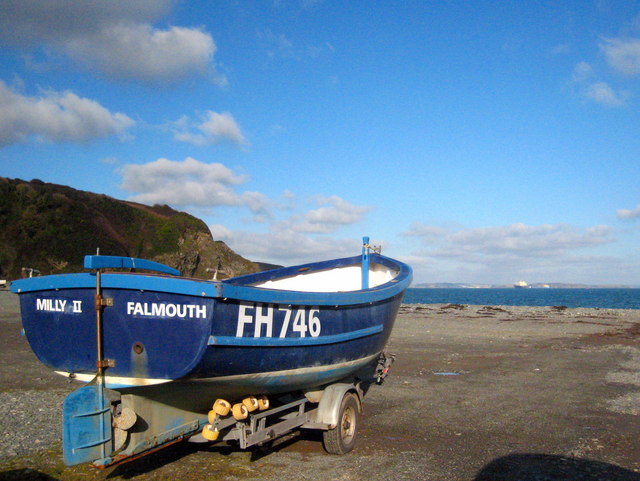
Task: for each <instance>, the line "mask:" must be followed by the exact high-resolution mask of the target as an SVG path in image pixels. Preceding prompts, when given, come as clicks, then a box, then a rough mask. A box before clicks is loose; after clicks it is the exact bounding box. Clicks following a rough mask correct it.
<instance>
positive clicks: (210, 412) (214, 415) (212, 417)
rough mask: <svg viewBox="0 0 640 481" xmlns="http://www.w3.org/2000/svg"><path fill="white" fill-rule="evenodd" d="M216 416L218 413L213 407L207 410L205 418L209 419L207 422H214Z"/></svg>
mask: <svg viewBox="0 0 640 481" xmlns="http://www.w3.org/2000/svg"><path fill="white" fill-rule="evenodd" d="M218 416H219V414H218V413H217V412H215V411H214V410H213V409H212V410H211V411H209V414H207V420H208V421H209V424H213V423H215V422H216V419H217V417H218Z"/></svg>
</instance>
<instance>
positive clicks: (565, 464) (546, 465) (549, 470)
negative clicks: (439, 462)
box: [473, 454, 640, 481]
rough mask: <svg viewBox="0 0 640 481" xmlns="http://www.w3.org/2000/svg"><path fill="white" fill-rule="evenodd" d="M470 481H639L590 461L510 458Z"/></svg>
mask: <svg viewBox="0 0 640 481" xmlns="http://www.w3.org/2000/svg"><path fill="white" fill-rule="evenodd" d="M473 481H640V473H636V472H634V471H629V470H628V469H624V468H621V467H620V466H616V465H614V464H609V463H603V462H600V461H593V460H589V459H579V458H570V457H566V456H554V455H549V454H511V455H509V456H505V457H503V458H498V459H496V460H494V461H492V462H491V463H489V464H487V465H486V466H485V467H484V468H483V469H482V470H481V471H480V472H479V473H478V475H477V476H476V477H475V478H474V480H473Z"/></svg>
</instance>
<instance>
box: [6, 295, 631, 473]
mask: <svg viewBox="0 0 640 481" xmlns="http://www.w3.org/2000/svg"><path fill="white" fill-rule="evenodd" d="M389 351H390V352H392V353H394V354H395V355H396V362H395V364H394V365H393V367H392V368H391V373H390V375H389V377H388V379H387V380H386V381H385V383H384V384H383V385H382V386H379V387H373V388H372V389H371V391H370V393H369V394H368V395H367V397H366V398H365V405H364V407H365V415H364V417H363V419H362V424H361V430H360V433H359V439H358V444H357V446H356V448H355V450H354V451H353V452H352V453H350V454H347V455H345V456H331V455H328V454H326V453H325V452H324V451H323V448H322V443H321V436H320V435H319V433H318V432H314V431H304V432H302V433H299V434H295V435H291V436H288V437H286V438H284V439H282V440H280V441H279V442H277V443H275V444H274V445H273V446H271V447H270V448H268V449H256V450H252V451H248V452H243V451H241V450H239V449H236V448H234V447H229V446H224V445H215V444H214V445H194V444H189V443H181V444H179V445H176V446H173V447H169V448H166V449H164V450H162V451H160V452H158V453H156V454H153V455H150V456H148V457H146V458H143V459H141V460H139V461H135V462H131V463H128V464H124V465H122V466H118V467H114V468H109V469H107V470H105V471H95V470H94V469H93V468H91V467H89V466H78V467H73V468H67V467H65V466H64V465H63V464H62V461H61V452H60V441H59V437H57V438H56V436H59V434H58V435H55V433H56V432H58V433H59V423H60V413H59V400H61V399H62V398H63V397H64V395H65V393H66V392H68V391H70V390H71V389H73V387H74V385H70V384H68V383H67V381H66V380H64V379H62V378H59V377H58V376H56V375H54V374H52V373H50V372H49V371H48V370H47V369H46V368H45V367H44V366H42V365H40V363H39V362H38V361H37V359H35V356H34V355H33V354H32V353H31V351H30V349H29V347H28V345H27V343H26V340H25V339H24V337H22V336H21V335H20V323H19V317H18V313H17V303H16V299H15V296H14V295H12V294H9V293H7V292H0V386H1V387H0V400H1V401H2V405H3V410H2V412H1V413H0V426H1V430H0V432H2V439H1V440H0V479H3V480H4V479H16V480H17V479H20V480H23V479H46V480H55V479H61V480H76V479H86V480H94V479H127V480H128V479H133V480H151V479H154V480H162V479H167V480H172V481H175V480H178V479H179V480H201V479H203V478H204V479H229V480H234V479H243V480H258V479H260V480H285V479H296V480H307V479H309V480H316V479H327V480H367V481H370V480H374V479H376V480H377V479H389V480H469V481H471V480H474V481H487V480H504V481H516V480H519V481H533V480H560V479H562V480H589V481H595V480H615V481H623V480H624V481H626V480H634V481H640V435H639V433H640V311H635V310H634V311H631V310H598V309H562V308H551V307H535V308H532V307H504V306H458V305H405V306H403V307H402V309H401V312H400V315H399V316H398V320H397V322H396V326H395V328H394V331H393V334H392V338H391V341H390V345H389ZM18 433H19V434H18ZM45 433H46V434H47V435H44V434H45ZM52 433H53V434H52ZM18 438H20V439H21V440H22V441H20V442H17V441H15V442H13V440H17V439H18ZM35 440H40V442H39V443H36V442H35Z"/></svg>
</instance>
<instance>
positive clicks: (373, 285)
mask: <svg viewBox="0 0 640 481" xmlns="http://www.w3.org/2000/svg"><path fill="white" fill-rule="evenodd" d="M84 266H85V268H86V269H87V270H88V272H84V273H77V274H61V275H50V276H44V277H34V278H29V279H22V280H18V281H15V282H14V283H13V284H12V285H11V289H12V291H13V292H16V293H18V294H19V296H20V306H21V315H22V320H23V328H24V332H25V335H26V337H27V339H28V341H29V343H30V345H31V347H32V349H33V351H34V353H35V354H36V356H37V357H38V359H40V361H42V362H43V363H44V364H45V365H47V366H48V367H50V368H51V369H53V370H54V371H56V372H57V373H59V374H61V375H64V376H67V377H69V378H71V379H75V380H79V381H85V382H87V383H88V385H87V386H86V387H85V388H83V389H84V390H83V389H80V390H78V391H76V392H74V393H72V394H70V395H69V397H68V398H67V400H66V401H65V406H64V410H63V411H64V413H63V416H64V422H63V427H64V434H65V439H64V450H65V462H67V464H76V463H78V462H85V461H96V460H102V463H103V464H110V463H112V462H113V461H114V460H116V459H117V458H116V457H114V454H113V453H116V454H119V455H120V457H121V458H122V457H128V456H132V455H135V454H138V453H141V452H145V451H148V450H149V449H151V448H154V447H155V446H159V445H162V444H164V443H166V442H168V441H171V440H173V439H178V438H183V437H188V436H190V435H192V434H193V433H195V432H197V431H199V430H201V429H202V427H203V420H202V416H203V413H205V414H206V413H207V412H208V411H209V410H210V409H211V406H212V402H213V401H214V400H215V399H230V400H238V399H242V398H243V397H247V396H249V398H250V399H251V400H250V401H248V403H249V404H248V407H251V403H252V402H255V399H266V398H265V396H266V395H271V396H273V395H276V396H277V395H280V394H283V393H291V392H294V391H295V392H302V393H313V392H315V391H318V389H321V388H322V387H324V386H329V385H331V384H332V383H335V382H338V381H341V380H344V379H350V378H354V377H357V376H360V374H359V373H362V372H363V370H364V371H367V370H368V371H372V372H373V371H374V370H375V369H379V366H380V362H381V361H380V359H381V358H380V356H381V354H382V353H383V351H384V348H385V345H386V343H387V340H388V339H389V335H390V334H391V329H392V327H393V324H394V321H395V318H396V314H397V312H398V309H399V307H400V303H401V301H402V298H403V295H404V291H405V289H406V288H407V287H408V285H409V284H410V282H411V275H412V274H411V268H410V267H409V266H407V265H406V264H403V263H402V262H399V261H397V260H394V259H391V258H388V257H385V256H383V255H381V254H379V253H376V252H371V250H370V246H369V245H368V239H367V238H365V245H364V247H363V252H362V255H359V256H355V257H348V258H341V259H334V260H329V261H323V262H316V263H312V264H306V265H301V266H295V267H286V268H280V269H275V270H271V271H265V272H260V273H256V274H250V275H245V276H240V277H235V278H231V279H227V280H222V281H205V280H200V279H192V278H185V277H181V276H180V272H178V271H177V270H175V269H172V268H170V267H168V266H165V265H163V264H159V263H156V262H152V261H148V260H144V259H135V258H127V257H115V256H100V255H93V256H86V257H85V262H84ZM123 271H127V272H123ZM132 271H135V272H132ZM140 271H144V272H140ZM382 362H383V363H384V361H382ZM253 396H256V397H255V398H254V397H253ZM307 397H308V398H309V399H312V398H313V395H308V396H307ZM225 403H226V401H225ZM245 404H246V403H245ZM223 411H224V410H223ZM87 413H89V414H87ZM234 415H235V413H234ZM239 416H242V415H241V414H239ZM152 419H153V422H152ZM236 419H237V418H236ZM141 420H142V421H144V422H141ZM209 421H211V419H210V420H209ZM136 423H137V428H136V429H132V426H133V425H134V424H136ZM141 424H142V425H144V429H141V428H140V425H141ZM96 431H97V433H96ZM120 431H123V432H120ZM127 431H130V432H128V433H127ZM118 436H119V439H116V438H118Z"/></svg>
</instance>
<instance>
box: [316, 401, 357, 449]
mask: <svg viewBox="0 0 640 481" xmlns="http://www.w3.org/2000/svg"><path fill="white" fill-rule="evenodd" d="M359 422H360V402H359V401H358V398H357V396H356V395H355V394H354V393H352V392H348V393H346V394H345V395H344V397H343V398H342V402H341V403H340V414H339V415H338V425H337V426H336V427H335V428H333V429H329V430H328V431H324V433H323V442H324V449H325V450H326V451H327V452H328V453H330V454H346V453H348V452H349V451H351V450H352V449H353V447H354V446H355V445H356V436H357V434H358V424H359Z"/></svg>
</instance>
